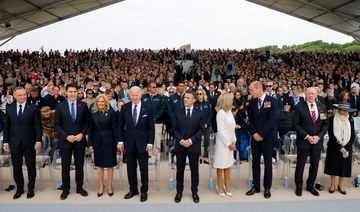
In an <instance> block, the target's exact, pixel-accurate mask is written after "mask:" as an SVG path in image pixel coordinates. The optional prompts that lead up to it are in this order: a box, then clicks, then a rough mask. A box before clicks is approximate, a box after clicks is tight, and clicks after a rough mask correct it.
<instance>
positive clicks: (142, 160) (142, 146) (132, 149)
mask: <svg viewBox="0 0 360 212" xmlns="http://www.w3.org/2000/svg"><path fill="white" fill-rule="evenodd" d="M128 95H129V97H130V100H131V102H129V103H126V104H125V105H123V106H122V108H121V113H120V118H119V133H120V135H119V139H120V141H119V143H118V146H119V149H120V150H121V151H122V150H123V149H124V148H125V150H126V155H127V174H128V181H129V184H130V191H129V193H127V194H126V195H125V197H124V198H125V199H130V198H132V197H133V196H135V195H137V194H139V191H138V186H137V184H138V183H137V174H136V173H137V172H136V168H137V161H138V162H139V166H140V172H141V188H140V191H141V196H140V201H141V202H145V201H146V200H147V192H148V181H149V177H148V160H149V153H151V151H152V147H153V145H154V137H155V126H154V114H153V111H152V108H151V106H150V105H148V104H146V103H144V102H142V101H141V88H140V87H138V86H133V87H131V88H130V90H129V92H128ZM125 127H126V131H125ZM123 136H124V137H123ZM123 138H124V140H123Z"/></svg>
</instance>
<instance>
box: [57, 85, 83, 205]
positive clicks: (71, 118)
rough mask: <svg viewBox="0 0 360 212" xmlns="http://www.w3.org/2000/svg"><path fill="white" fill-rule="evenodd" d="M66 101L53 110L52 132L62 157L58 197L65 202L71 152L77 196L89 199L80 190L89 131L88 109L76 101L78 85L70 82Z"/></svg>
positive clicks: (68, 183) (68, 187)
mask: <svg viewBox="0 0 360 212" xmlns="http://www.w3.org/2000/svg"><path fill="white" fill-rule="evenodd" d="M65 90H66V94H67V97H68V99H67V101H62V102H61V103H59V104H58V105H57V107H56V111H55V119H54V129H55V130H56V132H57V133H58V134H59V143H58V145H59V148H60V156H61V175H62V183H63V185H62V189H63V192H62V194H61V196H60V199H61V200H64V199H66V198H67V196H68V195H69V193H70V192H69V190H70V165H71V156H72V153H73V152H74V160H75V181H76V193H79V194H80V195H81V196H88V193H87V192H86V191H85V190H84V189H83V187H82V186H83V184H84V156H85V147H86V145H87V144H86V138H85V136H86V134H87V132H88V122H89V110H88V107H87V105H86V103H85V102H82V101H78V100H77V94H78V93H77V86H76V85H75V84H73V83H70V84H68V85H67V86H66V88H65Z"/></svg>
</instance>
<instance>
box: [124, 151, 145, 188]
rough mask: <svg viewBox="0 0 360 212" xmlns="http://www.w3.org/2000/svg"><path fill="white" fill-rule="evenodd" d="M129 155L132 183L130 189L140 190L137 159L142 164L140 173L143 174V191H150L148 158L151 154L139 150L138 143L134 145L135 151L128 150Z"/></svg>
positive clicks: (129, 177)
mask: <svg viewBox="0 0 360 212" xmlns="http://www.w3.org/2000/svg"><path fill="white" fill-rule="evenodd" d="M126 155H127V174H128V181H129V185H130V191H132V192H135V191H138V181H137V170H136V169H137V161H138V162H139V166H140V175H141V187H140V191H141V193H147V192H148V189H149V187H148V183H149V173H148V172H149V171H148V160H149V154H148V153H147V152H144V153H139V152H137V148H136V145H134V151H132V152H129V151H127V152H126Z"/></svg>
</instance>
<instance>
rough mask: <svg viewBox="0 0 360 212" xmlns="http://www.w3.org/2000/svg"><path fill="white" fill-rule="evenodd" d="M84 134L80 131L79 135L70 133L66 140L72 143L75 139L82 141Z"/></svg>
mask: <svg viewBox="0 0 360 212" xmlns="http://www.w3.org/2000/svg"><path fill="white" fill-rule="evenodd" d="M83 137H84V135H83V134H82V133H79V134H77V135H69V136H68V137H66V140H68V141H69V142H70V143H74V142H75V141H77V142H80V141H81V140H82V139H83Z"/></svg>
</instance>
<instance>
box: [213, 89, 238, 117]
mask: <svg viewBox="0 0 360 212" xmlns="http://www.w3.org/2000/svg"><path fill="white" fill-rule="evenodd" d="M233 100H234V94H232V93H223V94H221V95H220V96H219V99H218V101H217V105H216V107H215V110H216V112H219V110H221V109H223V110H224V111H225V112H227V111H229V110H231V108H232V105H233Z"/></svg>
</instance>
